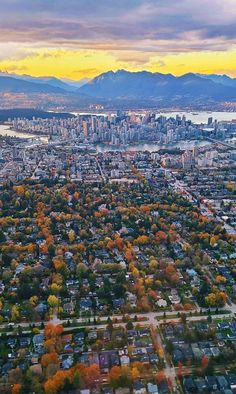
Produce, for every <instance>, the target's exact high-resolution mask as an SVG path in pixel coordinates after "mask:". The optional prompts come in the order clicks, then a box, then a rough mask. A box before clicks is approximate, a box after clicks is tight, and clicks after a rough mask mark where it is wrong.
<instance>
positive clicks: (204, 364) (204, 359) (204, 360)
mask: <svg viewBox="0 0 236 394" xmlns="http://www.w3.org/2000/svg"><path fill="white" fill-rule="evenodd" d="M208 364H209V358H208V357H207V356H206V355H205V354H204V355H203V356H202V359H201V366H202V369H203V371H204V370H205V369H206V368H207V366H208Z"/></svg>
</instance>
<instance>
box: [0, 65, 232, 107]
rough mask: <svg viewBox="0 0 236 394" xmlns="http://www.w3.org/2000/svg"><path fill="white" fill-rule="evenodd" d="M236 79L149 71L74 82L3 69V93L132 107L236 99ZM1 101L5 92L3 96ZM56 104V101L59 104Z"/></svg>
mask: <svg viewBox="0 0 236 394" xmlns="http://www.w3.org/2000/svg"><path fill="white" fill-rule="evenodd" d="M235 88H236V78H231V77H229V76H227V75H217V74H211V75H206V74H194V73H188V74H184V75H182V76H174V75H172V74H161V73H151V72H148V71H139V72H129V71H126V70H118V71H116V72H113V71H108V72H106V73H103V74H101V75H99V76H97V77H95V78H94V79H92V80H86V79H85V80H81V81H73V80H66V79H63V80H61V79H58V78H55V77H50V76H49V77H32V76H30V75H17V74H9V73H4V72H0V94H1V93H6V92H10V93H11V94H14V93H25V95H29V96H30V95H31V94H39V95H40V94H42V93H44V94H45V93H46V94H49V95H50V94H51V95H52V96H53V95H56V96H58V95H59V96H60V97H61V98H63V97H65V98H66V100H69V98H70V99H71V100H72V102H76V100H77V99H79V100H80V102H82V101H83V100H84V102H86V104H88V103H89V102H91V103H95V102H100V103H103V104H104V105H105V106H106V105H111V103H112V105H116V104H117V105H119V104H121V103H124V104H126V105H129V104H132V106H135V105H136V106H139V105H142V106H151V105H155V106H158V105H160V106H161V105H169V106H171V105H192V104H198V103H206V104H209V103H219V102H221V103H222V102H225V101H229V102H236V89H235ZM0 103H1V95H0ZM55 104H56V103H55Z"/></svg>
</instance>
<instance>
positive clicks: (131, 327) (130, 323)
mask: <svg viewBox="0 0 236 394" xmlns="http://www.w3.org/2000/svg"><path fill="white" fill-rule="evenodd" d="M126 328H127V330H133V328H134V325H133V323H132V321H131V320H129V321H128V322H127V324H126Z"/></svg>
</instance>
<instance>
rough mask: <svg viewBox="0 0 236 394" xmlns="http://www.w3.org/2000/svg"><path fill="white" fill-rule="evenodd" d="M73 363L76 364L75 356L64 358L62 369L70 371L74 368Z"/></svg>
mask: <svg viewBox="0 0 236 394" xmlns="http://www.w3.org/2000/svg"><path fill="white" fill-rule="evenodd" d="M73 362H74V359H73V356H72V355H70V356H67V357H66V358H64V359H63V360H62V362H61V368H62V369H69V368H71V367H72V365H73Z"/></svg>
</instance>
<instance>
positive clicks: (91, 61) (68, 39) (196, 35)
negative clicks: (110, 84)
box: [0, 0, 236, 80]
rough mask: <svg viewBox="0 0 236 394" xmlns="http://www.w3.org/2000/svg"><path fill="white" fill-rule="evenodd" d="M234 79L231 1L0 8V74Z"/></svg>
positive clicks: (25, 0)
mask: <svg viewBox="0 0 236 394" xmlns="http://www.w3.org/2000/svg"><path fill="white" fill-rule="evenodd" d="M118 69H127V70H130V71H139V70H149V71H152V72H161V73H172V74H175V75H181V74H184V73H187V72H198V73H205V74H210V73H218V74H223V73H225V74H228V75H231V76H235V77H236V0H0V70H1V71H4V72H9V73H17V74H30V75H34V76H49V75H50V76H56V77H60V78H69V79H74V80H80V79H82V78H92V77H94V76H96V75H99V74H101V73H103V72H106V71H109V70H113V71H116V70H118Z"/></svg>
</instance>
